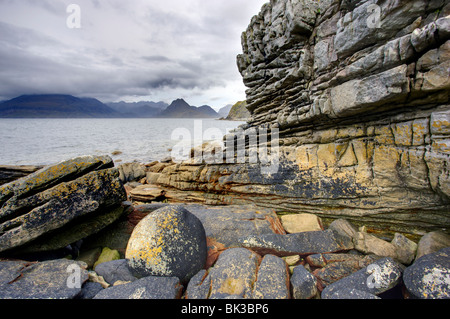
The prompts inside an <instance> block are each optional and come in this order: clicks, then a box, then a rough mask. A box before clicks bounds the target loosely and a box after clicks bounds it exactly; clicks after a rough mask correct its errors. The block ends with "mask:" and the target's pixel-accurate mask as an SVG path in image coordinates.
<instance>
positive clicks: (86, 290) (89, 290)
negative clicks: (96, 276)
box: [77, 281, 104, 299]
mask: <svg viewBox="0 0 450 319" xmlns="http://www.w3.org/2000/svg"><path fill="white" fill-rule="evenodd" d="M103 289H104V288H103V287H102V285H101V284H99V283H98V282H90V281H88V282H87V283H85V284H84V285H83V288H82V289H81V293H80V294H79V295H78V296H77V299H93V298H94V297H95V296H96V295H97V294H98V293H99V292H100V291H102V290H103Z"/></svg>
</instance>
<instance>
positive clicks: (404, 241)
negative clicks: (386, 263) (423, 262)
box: [391, 233, 418, 265]
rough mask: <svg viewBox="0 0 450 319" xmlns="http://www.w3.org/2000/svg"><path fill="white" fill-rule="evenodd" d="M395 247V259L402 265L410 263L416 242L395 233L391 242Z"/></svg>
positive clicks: (413, 255)
mask: <svg viewBox="0 0 450 319" xmlns="http://www.w3.org/2000/svg"><path fill="white" fill-rule="evenodd" d="M391 243H392V244H393V245H394V246H395V248H396V254H397V260H398V261H399V262H401V263H402V264H404V265H410V264H411V263H412V262H413V261H414V258H415V257H416V252H417V246H418V245H417V244H416V243H415V242H413V241H412V240H410V239H408V238H406V237H405V236H404V235H402V234H399V233H395V235H394V239H393V240H392V242H391Z"/></svg>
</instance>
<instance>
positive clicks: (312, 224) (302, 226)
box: [281, 214, 323, 234]
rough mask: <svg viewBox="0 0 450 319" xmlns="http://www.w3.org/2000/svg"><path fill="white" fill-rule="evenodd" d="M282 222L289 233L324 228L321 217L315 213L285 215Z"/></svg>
mask: <svg viewBox="0 0 450 319" xmlns="http://www.w3.org/2000/svg"><path fill="white" fill-rule="evenodd" d="M281 223H282V224H283V227H284V229H285V230H286V233H288V234H295V233H303V232H308V231H320V230H323V226H322V221H321V219H320V218H319V217H317V216H316V215H313V214H296V215H284V216H281Z"/></svg>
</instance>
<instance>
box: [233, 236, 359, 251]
mask: <svg viewBox="0 0 450 319" xmlns="http://www.w3.org/2000/svg"><path fill="white" fill-rule="evenodd" d="M239 243H240V244H241V245H242V246H243V247H246V248H249V249H251V250H254V251H256V252H257V253H259V254H261V255H266V254H273V255H276V256H280V257H285V256H292V255H302V256H305V255H312V254H320V253H333V252H340V251H346V250H350V249H353V243H352V240H351V238H349V237H346V236H342V235H339V234H338V233H336V232H334V231H332V230H326V231H316V232H304V233H297V234H287V235H278V234H266V235H261V236H254V235H250V236H244V237H241V238H239Z"/></svg>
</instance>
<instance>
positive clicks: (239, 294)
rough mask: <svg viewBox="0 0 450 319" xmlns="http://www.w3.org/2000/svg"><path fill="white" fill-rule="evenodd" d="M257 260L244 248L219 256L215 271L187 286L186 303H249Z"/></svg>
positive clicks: (196, 278) (199, 275)
mask: <svg viewBox="0 0 450 319" xmlns="http://www.w3.org/2000/svg"><path fill="white" fill-rule="evenodd" d="M260 258H261V257H260V256H258V255H257V254H256V253H254V252H252V251H250V250H247V249H244V248H231V249H227V250H225V251H224V252H222V253H221V254H220V256H219V259H218V260H217V262H216V264H215V265H214V267H212V268H210V269H209V270H208V271H200V272H199V273H198V274H197V275H196V276H194V277H193V278H192V280H191V281H190V282H189V285H188V288H187V294H186V296H187V298H189V299H227V298H240V299H251V298H252V297H253V287H254V284H255V281H256V278H257V271H258V265H259V262H260Z"/></svg>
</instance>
